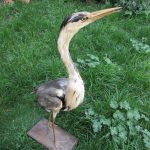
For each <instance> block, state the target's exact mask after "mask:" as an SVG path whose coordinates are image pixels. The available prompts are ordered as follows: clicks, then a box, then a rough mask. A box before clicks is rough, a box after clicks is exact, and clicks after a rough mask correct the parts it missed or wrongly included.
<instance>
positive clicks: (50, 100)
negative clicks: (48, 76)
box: [35, 78, 68, 108]
mask: <svg viewBox="0 0 150 150" xmlns="http://www.w3.org/2000/svg"><path fill="white" fill-rule="evenodd" d="M67 85H68V79H65V78H61V79H57V80H52V81H49V82H47V83H44V84H41V85H40V86H38V87H37V88H35V91H36V95H37V98H38V102H39V103H40V105H42V106H44V107H49V108H50V107H53V106H55V105H57V106H60V105H62V103H63V106H64V105H65V102H64V98H65V91H66V87H67ZM50 105H51V106H50Z"/></svg>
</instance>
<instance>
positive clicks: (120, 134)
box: [85, 100, 150, 148]
mask: <svg viewBox="0 0 150 150" xmlns="http://www.w3.org/2000/svg"><path fill="white" fill-rule="evenodd" d="M110 110H111V116H107V115H100V114H98V113H96V112H94V110H93V109H92V108H90V109H88V110H87V111H86V112H85V114H86V118H87V119H89V120H90V121H91V123H92V127H93V131H94V132H95V133H98V132H100V131H101V130H102V129H103V128H105V130H107V134H106V135H105V137H106V136H107V137H111V138H112V140H113V141H114V142H115V143H116V144H117V145H122V144H123V143H126V142H127V141H128V139H133V138H134V137H137V136H141V137H142V140H143V143H144V145H145V147H146V148H150V131H148V130H147V129H146V128H144V127H142V123H141V122H142V121H143V122H148V123H149V122H150V120H149V118H148V117H147V116H146V115H145V114H144V113H141V112H140V111H139V110H138V109H134V108H132V107H131V106H130V104H129V103H128V102H127V101H123V102H120V103H118V102H117V101H114V100H113V101H111V102H110Z"/></svg>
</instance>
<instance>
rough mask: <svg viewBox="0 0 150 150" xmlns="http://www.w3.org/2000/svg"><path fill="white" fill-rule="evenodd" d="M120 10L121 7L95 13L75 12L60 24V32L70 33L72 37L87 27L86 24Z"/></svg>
mask: <svg viewBox="0 0 150 150" xmlns="http://www.w3.org/2000/svg"><path fill="white" fill-rule="evenodd" d="M120 10H121V7H115V8H108V9H104V10H100V11H95V12H91V13H90V12H77V13H73V14H72V15H70V16H68V17H67V18H65V19H64V21H63V22H62V24H61V28H60V32H61V31H65V32H67V33H68V34H69V33H72V34H73V35H74V34H75V33H77V32H78V31H79V30H80V29H81V28H83V27H85V26H87V25H88V24H90V23H92V22H95V21H96V20H99V19H101V18H103V17H105V16H108V15H110V14H112V13H115V12H118V11H120Z"/></svg>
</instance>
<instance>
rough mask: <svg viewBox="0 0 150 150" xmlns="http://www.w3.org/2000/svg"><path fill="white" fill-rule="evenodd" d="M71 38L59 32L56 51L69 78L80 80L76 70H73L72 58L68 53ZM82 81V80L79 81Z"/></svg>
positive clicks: (69, 35)
mask: <svg viewBox="0 0 150 150" xmlns="http://www.w3.org/2000/svg"><path fill="white" fill-rule="evenodd" d="M72 37H73V34H72V35H71V34H66V33H65V32H60V35H59V38H58V41H57V42H58V43H57V44H58V50H59V53H60V55H61V59H62V61H63V63H64V65H65V67H66V69H67V72H68V74H69V78H78V79H81V76H80V74H79V72H78V70H77V69H76V68H75V66H74V63H73V61H72V58H71V56H70V53H69V43H70V41H71V39H72ZM81 80H82V79H81Z"/></svg>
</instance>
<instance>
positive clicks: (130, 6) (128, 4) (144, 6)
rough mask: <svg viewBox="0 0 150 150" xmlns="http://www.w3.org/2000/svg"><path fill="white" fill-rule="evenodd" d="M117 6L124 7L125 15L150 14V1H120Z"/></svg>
mask: <svg viewBox="0 0 150 150" xmlns="http://www.w3.org/2000/svg"><path fill="white" fill-rule="evenodd" d="M117 4H119V5H121V6H122V7H123V9H124V12H125V15H138V14H145V15H149V14H150V1H149V0H132V1H130V0H118V1H117Z"/></svg>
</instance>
